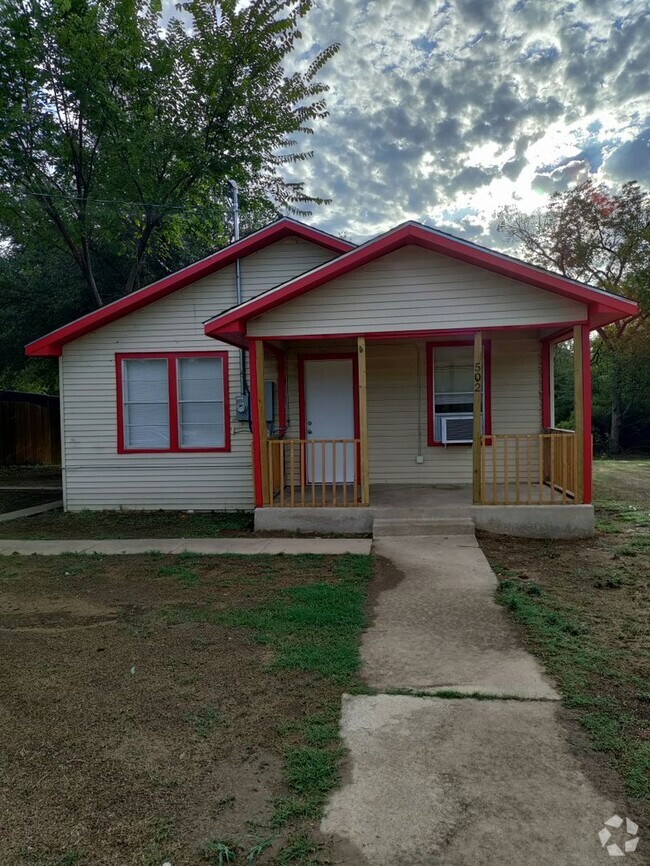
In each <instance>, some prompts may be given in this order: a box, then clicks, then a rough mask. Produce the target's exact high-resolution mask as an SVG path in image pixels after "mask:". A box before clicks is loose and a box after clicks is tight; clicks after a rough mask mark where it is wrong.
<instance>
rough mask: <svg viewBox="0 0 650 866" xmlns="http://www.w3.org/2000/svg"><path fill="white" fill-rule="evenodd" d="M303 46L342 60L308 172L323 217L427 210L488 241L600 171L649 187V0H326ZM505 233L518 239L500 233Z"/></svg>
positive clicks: (351, 229) (342, 222)
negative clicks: (323, 199)
mask: <svg viewBox="0 0 650 866" xmlns="http://www.w3.org/2000/svg"><path fill="white" fill-rule="evenodd" d="M303 31H304V34H305V40H304V43H303V44H304V49H305V52H304V57H305V58H307V57H309V56H312V55H313V52H314V51H315V50H316V49H317V48H318V47H319V46H320V47H323V46H325V45H327V44H329V43H331V42H335V41H338V42H340V43H341V51H340V53H339V54H338V55H337V56H336V57H335V58H334V60H333V61H332V62H331V64H329V66H328V67H327V69H326V71H325V78H326V80H327V81H328V83H329V84H330V87H331V91H330V94H329V96H328V104H329V108H330V112H331V114H330V117H329V119H328V120H327V121H326V122H324V123H323V124H321V125H320V126H319V127H318V128H317V130H316V135H315V136H314V138H313V139H312V140H310V142H309V146H310V147H313V148H314V149H315V153H316V156H315V159H314V160H313V161H311V162H310V163H301V164H299V165H297V166H296V168H295V169H294V171H295V176H296V177H300V178H301V179H306V180H307V181H308V186H309V189H310V191H311V192H313V193H315V194H320V195H325V196H331V197H332V199H333V203H332V205H330V206H328V207H324V208H321V209H319V210H318V212H316V213H314V216H313V218H312V221H313V222H314V223H316V224H318V225H321V226H323V227H324V228H327V229H329V230H331V231H334V232H338V231H340V232H344V233H346V234H347V235H350V236H352V237H353V238H355V239H359V240H360V239H363V238H365V237H368V236H370V235H371V234H374V233H376V232H379V231H382V230H384V229H386V228H387V227H389V226H390V225H394V224H395V223H397V222H400V221H402V220H404V219H419V220H423V221H427V222H429V223H431V224H438V225H441V227H443V228H447V229H451V230H454V231H457V232H458V233H462V234H464V235H465V236H466V237H472V238H473V239H476V240H479V241H480V242H484V243H493V244H494V243H497V242H499V239H498V238H495V236H494V231H493V229H494V214H495V212H496V210H497V209H498V208H499V207H500V206H502V205H504V204H508V203H511V202H516V203H517V204H518V205H519V206H521V207H524V208H526V209H533V208H534V207H537V206H538V205H539V204H541V203H543V201H544V199H545V196H546V195H548V193H549V192H550V191H552V190H553V189H561V188H564V187H565V186H566V185H567V184H568V183H572V182H576V181H577V180H580V179H581V178H583V177H586V176H588V175H589V174H591V175H595V176H597V177H598V178H604V179H607V178H611V179H612V180H615V181H617V182H620V181H621V180H624V179H628V176H629V177H630V178H631V177H635V176H636V177H638V178H639V180H644V179H646V181H647V182H649V183H650V177H649V173H650V168H649V166H650V160H646V163H645V165H641V164H640V161H641V160H643V158H644V156H646V154H647V153H648V139H647V138H642V137H640V136H641V134H642V131H643V129H644V128H646V127H648V126H650V96H649V94H650V71H649V70H650V12H649V11H648V8H647V3H646V2H645V0H582V2H561V0H516V2H515V0H492V2H490V3H487V2H485V0H455V2H450V0H439V2H429V0H363V2H362V0H353V2H351V0H317V2H316V5H315V8H314V10H313V12H312V13H311V14H310V16H309V18H308V20H307V22H306V25H305V27H304V28H303ZM500 242H501V243H503V240H502V239H501V240H500Z"/></svg>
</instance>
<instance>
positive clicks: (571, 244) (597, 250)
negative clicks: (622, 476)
mask: <svg viewBox="0 0 650 866" xmlns="http://www.w3.org/2000/svg"><path fill="white" fill-rule="evenodd" d="M500 228H501V230H502V231H503V232H504V233H505V234H506V235H507V236H508V237H510V238H513V239H516V240H518V241H519V242H520V244H521V246H522V248H523V253H524V255H526V256H527V257H528V258H529V259H531V260H532V261H533V262H534V263H535V264H538V265H541V266H542V267H547V268H550V269H552V270H555V271H559V272H560V273H562V274H565V275H566V276H569V277H572V278H574V279H578V280H583V281H586V282H588V283H592V284H595V285H597V286H600V287H601V288H603V289H606V290H607V291H610V292H615V293H617V294H620V295H624V296H625V297H628V298H631V299H632V300H635V301H637V302H638V304H639V307H640V312H639V313H638V315H636V316H633V317H631V318H628V319H625V320H623V321H621V322H617V323H616V324H614V325H610V326H608V327H605V328H599V329H598V333H597V337H596V339H595V340H594V341H593V343H592V350H593V378H594V420H595V421H596V422H597V429H598V430H599V432H600V435H601V438H602V440H604V441H605V442H606V445H607V448H608V450H610V451H611V452H612V453H618V452H619V451H620V449H621V443H622V435H623V432H624V433H625V436H626V437H628V438H629V437H631V438H632V439H635V438H638V431H639V430H640V429H641V428H643V429H644V430H645V435H646V436H648V435H650V414H645V416H644V419H642V418H641V417H640V416H639V411H640V410H641V408H642V407H645V406H646V405H647V390H645V389H647V381H645V380H644V377H642V376H639V375H637V374H636V373H635V369H636V368H637V365H638V364H639V363H641V362H643V363H644V364H645V365H646V367H647V365H648V363H649V362H650V340H649V337H650V330H649V329H650V322H649V318H648V313H649V312H650V195H649V194H648V193H647V192H646V191H644V190H643V189H642V188H641V187H640V186H639V184H638V183H636V182H635V181H631V182H630V183H627V184H625V185H624V186H623V187H622V189H621V190H620V191H619V192H618V193H615V194H613V193H611V192H610V191H609V190H608V189H607V188H606V187H604V186H603V185H596V184H594V183H593V182H592V181H587V182H586V183H584V184H581V185H580V186H577V187H575V188H574V189H571V190H568V191H567V192H564V193H557V194H555V195H554V196H553V197H552V198H551V200H550V202H549V204H548V207H547V208H546V209H545V210H544V211H539V212H538V213H536V214H533V215H532V216H531V215H529V214H525V213H522V212H521V211H519V210H517V209H516V208H506V209H504V210H503V211H502V212H501V215H500ZM560 357H561V356H560ZM559 375H560V382H562V375H563V374H562V371H561V370H560V374H559ZM557 376H558V371H557V369H556V380H557ZM556 384H557V381H556ZM556 394H557V390H556ZM562 411H563V410H562V406H561V405H560V406H559V407H558V413H557V415H558V420H563V418H562ZM643 411H645V410H643ZM603 413H604V414H605V416H606V418H607V422H608V423H607V431H606V433H605V431H604V429H603V428H604V423H603ZM564 420H566V419H564ZM624 427H625V430H624ZM634 431H637V433H636V434H635V433H634Z"/></svg>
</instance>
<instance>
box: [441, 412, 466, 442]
mask: <svg viewBox="0 0 650 866" xmlns="http://www.w3.org/2000/svg"><path fill="white" fill-rule="evenodd" d="M440 420H441V422H442V423H441V426H442V436H441V439H442V444H443V445H450V444H454V445H460V444H463V445H471V444H472V437H473V434H474V418H473V416H472V415H446V416H445V417H443V418H441V419H440Z"/></svg>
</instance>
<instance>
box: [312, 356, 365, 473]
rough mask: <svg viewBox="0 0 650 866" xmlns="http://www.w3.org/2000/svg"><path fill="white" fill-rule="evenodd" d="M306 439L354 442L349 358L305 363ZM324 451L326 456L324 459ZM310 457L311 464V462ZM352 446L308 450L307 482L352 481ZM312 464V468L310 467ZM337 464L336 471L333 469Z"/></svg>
mask: <svg viewBox="0 0 650 866" xmlns="http://www.w3.org/2000/svg"><path fill="white" fill-rule="evenodd" d="M304 365H305V366H304V385H305V406H304V411H305V429H306V432H307V439H316V440H319V439H327V440H332V439H354V366H353V365H354V361H353V359H352V358H335V359H334V358H325V359H318V358H314V359H311V358H309V359H307V360H305V361H304ZM323 451H324V452H325V453H324V455H323ZM312 456H313V460H312ZM354 458H355V446H354V444H353V443H349V444H347V445H343V443H339V444H338V445H336V446H333V445H331V444H329V443H328V444H325V446H324V447H323V445H321V444H316V443H314V446H313V448H312V446H311V445H309V446H307V476H308V480H309V481H312V480H313V481H316V482H322V481H334V480H336V481H339V482H342V481H345V482H349V483H352V482H353V481H354V466H355V460H354ZM312 462H313V465H312ZM335 464H336V471H335V469H334V467H335Z"/></svg>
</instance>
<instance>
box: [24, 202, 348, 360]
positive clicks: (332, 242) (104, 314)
mask: <svg viewBox="0 0 650 866" xmlns="http://www.w3.org/2000/svg"><path fill="white" fill-rule="evenodd" d="M287 237H299V238H302V239H304V240H309V241H311V242H313V243H317V244H319V245H320V246H323V247H324V248H325V249H329V250H331V251H332V252H336V253H339V254H341V253H344V252H349V251H350V250H351V249H354V244H352V243H350V242H349V241H346V240H343V239H342V238H336V237H334V236H333V235H330V234H328V233H326V232H322V231H320V230H319V229H313V228H311V226H307V225H304V224H303V223H299V222H297V221H295V220H292V219H289V218H282V219H280V220H276V221H275V222H273V223H270V224H269V225H267V226H264V228H262V229H259V230H258V231H257V232H253V233H252V234H250V235H247V236H246V237H244V238H242V239H241V240H239V241H236V242H234V243H232V244H229V245H228V246H227V247H223V248H222V249H221V250H218V251H217V252H216V253H212V254H211V255H210V256H207V257H206V258H204V259H201V260H200V261H198V262H194V263H193V264H191V265H188V266H187V267H186V268H182V269H181V270H180V271H176V272H175V273H173V274H170V275H169V276H167V277H163V278H162V279H161V280H157V281H156V282H155V283H150V284H149V285H148V286H144V287H143V288H142V289H138V290H137V291H135V292H133V293H132V294H130V295H126V296H125V297H123V298H119V299H118V300H117V301H113V302H112V303H111V304H107V305H106V306H105V307H101V308H100V309H99V310H94V311H93V312H91V313H87V314H86V315H85V316H81V317H80V318H78V319H75V320H74V321H72V322H69V323H68V324H67V325H63V326H62V327H61V328H57V329H56V330H54V331H51V332H50V333H49V334H46V335H45V336H43V337H39V339H38V340H33V341H32V342H31V343H28V344H27V346H26V347H25V354H26V355H28V356H30V357H58V356H60V355H61V354H62V351H63V346H64V345H65V343H69V342H71V341H72V340H76V339H78V338H79V337H83V336H85V335H86V334H89V333H91V332H92V331H95V330H97V329H98V328H101V327H103V326H104V325H108V324H110V323H111V322H114V321H116V320H117V319H120V318H122V317H123V316H126V315H128V314H129V313H132V312H135V311H136V310H139V309H141V308H142V307H145V306H147V305H148V304H151V303H153V302H154V301H158V300H161V299H162V298H165V297H167V295H170V294H172V292H175V291H177V290H179V289H182V288H184V287H185V286H188V285H190V284H191V283H194V282H196V281H197V280H200V279H202V278H203V277H206V276H208V275H209V274H211V273H214V272H216V271H218V270H221V269H222V268H224V267H227V266H228V265H230V264H232V263H233V262H234V261H236V260H237V259H241V258H245V257H246V256H249V255H251V254H252V253H255V252H258V251H259V250H261V249H264V248H265V247H267V246H270V245H271V244H273V243H277V242H278V241H281V240H284V239H285V238H287Z"/></svg>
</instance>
